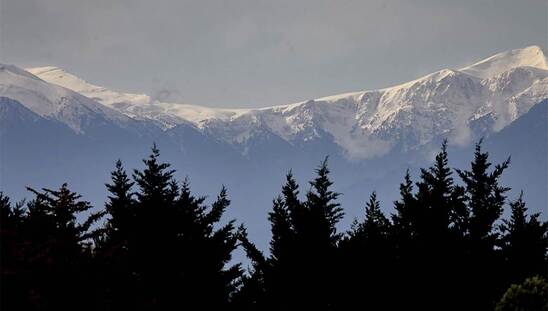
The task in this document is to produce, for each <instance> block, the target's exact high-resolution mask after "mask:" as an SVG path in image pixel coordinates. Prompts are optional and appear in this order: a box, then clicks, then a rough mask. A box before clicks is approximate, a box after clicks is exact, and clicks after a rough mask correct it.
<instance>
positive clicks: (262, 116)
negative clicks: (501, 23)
mask: <svg viewBox="0 0 548 311" xmlns="http://www.w3.org/2000/svg"><path fill="white" fill-rule="evenodd" d="M28 71H29V72H30V73H33V74H36V76H37V77H39V78H41V79H43V80H45V81H48V82H50V83H53V84H57V85H60V86H63V87H66V88H68V89H72V90H74V91H76V92H80V93H82V94H83V95H85V96H88V97H90V98H92V99H94V100H95V101H97V102H99V103H101V104H103V105H105V106H107V107H110V108H112V109H114V110H117V111H118V112H121V113H122V114H124V115H126V116H128V117H131V118H134V119H138V120H148V121H151V122H153V123H154V124H156V125H157V126H159V127H161V128H162V129H163V130H167V129H169V128H173V127H174V126H176V125H178V124H187V125H191V126H194V127H195V128H197V129H198V130H201V131H203V132H204V133H208V134H210V135H213V136H216V137H217V138H221V139H223V140H224V141H226V142H227V143H230V144H234V145H237V146H242V147H241V148H242V153H245V149H246V147H245V144H246V142H248V141H250V140H253V139H254V138H255V135H257V133H265V132H269V133H272V134H274V135H277V136H278V137H280V138H282V139H283V140H285V141H287V142H288V143H290V144H295V143H297V144H298V143H300V142H297V140H299V141H309V140H313V139H332V140H333V141H334V142H335V143H336V144H337V145H338V146H339V147H341V148H342V149H343V151H344V152H345V154H346V155H347V157H348V158H352V159H358V160H359V159H366V158H370V157H375V156H381V155H383V154H385V153H386V152H388V151H389V150H391V148H393V146H395V145H403V146H404V149H406V150H407V149H414V148H415V149H416V148H420V146H423V145H426V144H429V143H430V142H432V141H434V140H435V138H436V136H439V134H442V135H446V136H450V138H451V139H450V141H451V142H452V143H454V144H460V145H466V144H468V143H470V142H471V141H472V140H473V139H475V138H477V137H480V136H484V135H488V134H489V133H491V132H496V131H499V130H501V129H502V128H504V127H505V126H507V125H508V124H510V123H511V122H512V121H513V120H515V119H516V118H518V117H519V116H520V115H522V114H523V113H525V112H527V111H528V109H530V108H531V107H532V105H533V104H534V103H535V102H539V99H542V98H543V97H547V96H548V88H547V87H546V85H547V84H548V82H547V81H546V79H548V67H547V65H546V56H545V54H544V51H543V50H542V49H541V48H539V47H537V46H530V47H526V48H523V49H516V50H511V51H507V52H502V53H498V54H496V55H493V56H491V57H489V58H487V59H484V60H481V61H479V62H477V63H475V64H472V65H470V66H467V67H463V68H461V69H442V70H439V71H437V72H434V73H431V74H428V75H426V76H423V77H420V78H418V79H415V80H412V81H409V82H406V83H403V84H399V85H395V86H392V87H388V88H382V89H378V90H368V91H359V92H352V93H345V94H339V95H333V96H328V97H322V98H318V99H313V100H307V101H302V102H298V103H293V104H288V105H280V106H272V107H263V108H252V109H220V108H208V107H201V106H195V105H188V104H176V103H164V102H159V101H155V100H153V99H152V98H151V97H150V96H148V95H144V94H130V93H121V92H116V91H111V90H109V89H107V88H104V87H99V86H95V85H93V84H90V83H88V82H86V81H85V80H83V79H80V78H78V77H76V76H74V75H72V74H70V73H67V72H65V71H64V70H62V69H60V68H56V67H38V68H29V69H28ZM533 86H534V88H533V89H531V90H529V88H531V87H533ZM528 92H529V93H528ZM532 97H533V98H532ZM478 122H484V123H485V124H483V125H481V126H476V125H474V126H471V124H473V123H478ZM476 129H482V130H481V131H480V132H477V133H476V132H474V131H475V130H476ZM320 133H327V134H329V135H328V136H329V137H325V135H323V136H322V135H320Z"/></svg>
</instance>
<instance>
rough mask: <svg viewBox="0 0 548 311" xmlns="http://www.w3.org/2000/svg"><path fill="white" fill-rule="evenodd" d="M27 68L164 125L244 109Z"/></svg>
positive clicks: (222, 116)
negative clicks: (172, 99)
mask: <svg viewBox="0 0 548 311" xmlns="http://www.w3.org/2000/svg"><path fill="white" fill-rule="evenodd" d="M27 70H28V72H30V73H32V74H34V75H36V76H38V77H40V78H41V79H43V80H45V81H48V82H49V83H53V84H57V85H60V86H63V87H65V88H68V89H71V90H73V91H75V92H78V93H80V94H82V95H84V96H86V97H89V98H92V99H94V100H96V101H98V102H100V103H101V104H103V105H106V106H109V107H111V108H114V109H116V110H118V111H120V112H122V113H124V114H126V115H128V116H130V117H132V118H136V119H148V120H153V121H155V122H156V123H157V124H159V125H160V126H162V127H163V128H171V127H173V126H175V125H177V124H181V123H185V122H190V123H192V124H195V125H199V124H200V123H202V122H204V121H206V120H209V119H221V120H224V119H227V118H230V117H232V116H234V115H238V114H241V113H244V112H247V111H248V110H247V109H215V108H207V107H201V106H194V105H187V104H181V103H176V104H175V103H163V102H159V101H156V100H154V99H152V98H151V97H150V96H148V95H145V94H131V93H122V92H117V91H113V90H109V89H107V88H104V87H101V86H96V85H93V84H91V83H89V82H87V81H85V80H83V79H81V78H79V77H76V76H74V75H72V74H70V73H68V72H66V71H64V70H63V69H61V68H58V67H51V66H48V67H36V68H28V69H27Z"/></svg>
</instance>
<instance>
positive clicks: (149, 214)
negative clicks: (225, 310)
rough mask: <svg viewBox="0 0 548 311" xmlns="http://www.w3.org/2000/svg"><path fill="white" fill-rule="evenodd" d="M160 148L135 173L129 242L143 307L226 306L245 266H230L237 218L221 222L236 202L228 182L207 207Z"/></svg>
mask: <svg viewBox="0 0 548 311" xmlns="http://www.w3.org/2000/svg"><path fill="white" fill-rule="evenodd" d="M159 156H160V153H159V150H158V148H157V147H156V146H154V147H153V148H152V154H151V155H150V156H149V158H148V159H146V160H144V161H143V162H144V164H145V169H144V170H143V171H138V170H136V171H135V172H134V180H135V183H136V184H137V186H138V188H139V189H138V190H139V191H138V192H137V193H136V202H135V216H134V224H133V226H134V228H135V230H134V232H135V234H134V235H133V237H132V239H134V242H133V243H129V247H130V250H129V251H130V254H131V262H132V268H133V275H135V279H136V283H137V288H140V292H138V293H137V295H136V296H137V297H138V300H137V302H136V304H138V305H139V306H140V308H145V309H146V308H153V309H170V308H171V307H172V306H173V305H174V304H177V303H180V304H181V306H182V307H185V308H190V309H211V308H221V307H226V306H227V304H228V301H229V297H230V295H231V294H232V292H233V291H234V289H235V287H236V286H237V281H238V279H239V277H240V275H241V269H240V267H239V265H233V266H230V267H226V265H227V264H228V262H229V261H230V260H231V255H232V252H233V251H234V250H235V248H236V247H237V235H236V229H235V228H234V221H230V222H228V223H227V224H225V225H222V226H218V223H219V221H220V220H221V217H222V215H223V213H224V212H225V210H226V208H227V207H228V206H229V205H230V200H229V199H228V196H227V192H226V189H225V188H224V187H223V188H222V190H221V192H220V194H219V195H218V197H217V199H216V201H215V202H214V203H213V204H212V205H211V207H210V208H207V207H206V206H205V205H204V200H205V198H203V197H198V198H196V197H194V196H193V195H192V194H191V191H190V185H189V183H188V180H185V181H184V182H183V183H182V185H181V186H179V185H177V182H176V181H175V179H174V178H173V174H174V171H173V170H171V169H170V165H169V164H168V163H162V162H160V161H159Z"/></svg>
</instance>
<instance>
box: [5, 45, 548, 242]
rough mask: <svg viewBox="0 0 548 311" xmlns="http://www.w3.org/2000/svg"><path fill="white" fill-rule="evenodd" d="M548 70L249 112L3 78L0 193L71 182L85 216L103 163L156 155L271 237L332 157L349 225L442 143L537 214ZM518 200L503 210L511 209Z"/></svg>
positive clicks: (477, 69)
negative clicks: (485, 159)
mask: <svg viewBox="0 0 548 311" xmlns="http://www.w3.org/2000/svg"><path fill="white" fill-rule="evenodd" d="M547 99H548V63H547V60H546V52H545V51H544V50H543V49H542V48H540V47H537V46H530V47H526V48H523V49H517V50H511V51H507V52H503V53H499V54H496V55H494V56H491V57H489V58H487V59H484V60H482V61H479V62H477V63H474V64H472V65H469V66H466V67H464V68H460V69H442V70H440V71H437V72H434V73H432V74H429V75H426V76H424V77H420V78H418V79H416V80H413V81H410V82H407V83H404V84H400V85H396V86H392V87H387V88H384V89H379V90H367V91H359V92H353V93H346V94H341V95H335V96H329V97H324V98H318V99H311V100H306V101H302V102H299V103H294V104H289V105H280V106H274V107H265V108H256V109H217V108H209V107H202V106H195V105H189V104H183V103H166V102H160V101H158V100H155V99H153V98H152V97H150V96H148V95H145V94H130V93H123V92H119V91H114V90H110V89H107V88H104V87H100V86H96V85H94V84H91V83H89V82H86V81H85V80H83V79H81V78H79V77H77V76H75V75H72V74H70V73H68V72H66V71H64V70H63V69H61V68H57V67H38V68H26V69H22V68H19V67H16V66H13V65H0V148H1V149H0V189H1V190H2V191H5V192H6V193H7V194H8V195H11V196H13V197H14V198H15V199H19V198H23V197H25V196H26V195H27V194H26V193H25V188H24V187H25V186H27V185H30V186H33V187H43V186H44V187H56V186H59V185H60V184H61V183H62V182H65V181H67V182H69V185H70V186H71V188H73V189H74V190H76V191H78V192H80V193H82V194H83V195H84V198H86V199H88V200H91V201H92V202H93V203H95V204H96V205H100V204H102V203H101V202H103V201H104V199H105V197H106V190H105V187H104V183H105V182H107V181H108V180H109V171H110V170H111V169H112V168H113V165H114V161H115V160H116V159H118V158H121V159H122V160H123V161H124V163H125V165H126V167H127V168H140V167H141V164H140V159H141V158H143V157H145V156H146V155H147V154H148V152H149V148H150V147H151V145H152V143H153V142H156V143H157V144H158V146H159V147H160V150H161V151H162V157H163V159H165V160H166V161H168V162H170V163H172V164H173V165H174V167H175V168H176V169H178V171H179V175H178V176H179V177H180V178H183V177H184V176H186V175H188V176H189V177H190V180H191V182H192V185H193V188H194V189H195V190H196V191H197V192H199V193H208V194H211V195H213V194H215V191H217V190H218V189H219V188H220V187H221V183H224V184H225V185H226V186H227V187H228V189H229V193H231V197H232V199H233V206H232V208H231V213H229V216H230V217H237V218H238V220H240V221H243V222H246V224H247V225H248V227H249V230H250V232H251V233H254V234H256V235H258V236H263V237H265V239H264V240H265V241H266V237H267V236H268V232H267V229H265V228H268V226H267V225H266V223H267V222H266V212H267V210H268V209H269V208H270V205H271V200H272V198H273V197H274V196H275V195H276V193H277V191H279V187H280V186H281V184H282V182H283V176H284V174H285V173H286V172H287V171H288V170H289V169H293V172H294V174H295V175H296V176H297V178H298V181H300V182H301V185H302V189H301V193H303V194H304V192H305V191H306V190H307V189H308V186H307V184H306V180H308V179H309V178H310V177H311V176H313V174H314V168H315V167H316V166H317V164H319V162H320V161H321V160H322V159H323V158H324V157H325V156H329V161H330V167H331V169H332V171H333V179H334V181H335V186H336V188H337V190H338V191H340V192H342V193H343V194H344V195H343V196H342V198H341V201H342V203H343V204H344V206H345V208H346V210H347V212H348V214H349V215H348V216H349V217H346V218H347V220H348V221H350V220H351V219H352V217H354V216H357V215H360V214H361V212H362V205H363V202H364V201H365V199H366V197H367V195H368V193H369V192H370V191H373V190H376V191H377V192H378V193H379V197H380V198H381V199H382V201H383V204H384V208H385V210H386V211H387V212H389V211H390V209H391V205H392V203H391V201H392V200H394V199H396V198H397V191H398V183H399V182H400V180H401V179H402V177H403V174H404V173H405V170H406V169H408V168H409V169H410V170H411V172H412V173H413V174H414V175H415V176H416V175H417V174H418V167H421V166H425V165H428V164H429V163H430V161H431V160H432V157H433V155H434V154H435V152H436V151H437V150H438V149H439V146H440V143H441V141H442V140H443V139H448V141H449V144H450V157H451V165H452V166H458V167H465V166H468V165H469V164H468V163H469V161H470V160H471V157H472V150H473V145H474V143H475V142H476V141H478V140H479V139H480V138H482V137H483V138H485V143H484V145H485V148H487V150H489V151H491V152H492V153H493V155H494V156H495V159H496V160H499V161H500V160H502V159H503V158H504V157H507V156H509V155H511V156H512V167H511V168H510V169H509V171H508V174H507V177H506V179H505V181H506V182H507V183H508V184H509V185H510V186H511V187H513V188H515V190H516V191H518V190H519V189H523V190H524V191H525V197H526V199H527V201H528V202H529V204H530V207H531V209H532V210H534V211H542V210H545V209H546V207H547V206H548V202H547V190H548V186H547V174H548V173H547V164H546V163H547V154H548V153H547V146H546V145H547V143H548V138H547V135H548V130H547V124H548V122H547V119H548V115H547V113H548V112H547V108H546V107H547V106H548V101H547ZM516 191H513V192H512V193H511V196H512V197H513V196H515V195H516Z"/></svg>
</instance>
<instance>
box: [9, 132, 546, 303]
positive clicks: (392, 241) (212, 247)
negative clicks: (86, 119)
mask: <svg viewBox="0 0 548 311" xmlns="http://www.w3.org/2000/svg"><path fill="white" fill-rule="evenodd" d="M143 163H144V169H143V170H135V171H134V172H133V174H131V176H130V175H128V173H127V172H126V170H125V169H124V167H123V166H122V163H121V162H120V161H118V162H117V163H116V167H115V169H114V171H113V172H112V173H111V181H110V182H109V183H108V184H106V187H107V189H108V191H109V197H108V200H107V202H106V203H105V207H104V209H102V210H101V211H99V212H91V205H90V204H89V203H88V202H86V201H84V200H82V199H81V197H80V195H78V194H76V193H74V192H72V191H70V190H69V188H68V187H67V185H66V184H64V185H62V186H61V187H60V189H58V190H51V189H42V190H35V189H31V188H29V191H30V192H31V193H32V194H33V195H34V198H33V199H32V200H30V201H29V202H26V203H25V202H20V203H16V204H12V203H11V202H10V201H9V199H8V198H7V197H6V196H4V195H2V194H1V193H0V212H1V214H0V234H1V240H0V242H1V244H0V252H1V262H0V268H1V280H0V287H1V296H0V300H1V307H2V310H75V309H77V310H126V309H127V310H175V309H182V310H351V309H360V310H494V309H495V307H496V309H497V310H546V309H548V305H547V303H548V302H547V301H546V299H547V296H548V295H547V294H546V292H545V290H546V288H548V284H547V283H546V281H545V278H546V275H547V273H548V271H547V268H548V257H547V250H548V223H546V222H544V221H542V220H541V219H540V216H539V215H538V214H530V213H529V212H528V210H527V207H526V204H525V202H524V201H523V197H522V195H520V196H519V197H518V198H516V199H515V200H509V199H508V198H507V193H508V191H509V190H510V189H509V188H508V187H505V186H504V185H502V184H501V176H502V174H503V173H504V171H505V170H506V169H507V168H508V166H509V160H508V161H505V162H503V163H501V164H498V165H494V166H493V165H492V164H491V163H490V161H489V155H488V153H486V152H484V151H483V150H482V149H481V142H480V143H478V144H477V146H476V151H475V153H474V159H473V160H472V162H471V165H470V167H469V168H467V169H465V170H458V169H457V170H453V169H451V168H450V167H449V165H448V154H447V150H446V144H445V143H444V144H443V145H442V149H441V151H440V152H439V154H438V155H437V156H436V158H435V161H434V163H433V165H432V167H429V168H426V169H422V170H421V174H420V176H419V180H418V181H416V182H414V181H413V180H412V179H411V177H410V174H409V172H407V173H406V174H405V176H404V180H403V182H402V183H401V184H400V198H399V199H398V200H397V201H396V202H394V212H393V213H392V214H390V215H386V214H384V213H383V211H382V209H381V206H380V203H379V201H378V200H377V196H376V193H375V192H372V193H371V196H370V197H369V200H368V201H367V203H366V204H365V207H364V210H363V217H362V218H361V219H356V220H355V221H354V222H353V224H352V226H351V228H350V230H348V231H347V232H340V231H338V226H337V224H338V222H339V221H340V220H341V219H342V217H343V215H344V213H343V209H342V207H341V206H340V204H339V203H337V199H338V196H339V193H337V192H335V191H333V189H332V186H333V182H332V181H331V180H330V177H329V173H330V172H329V169H328V166H327V159H326V160H325V161H324V162H322V163H321V165H320V166H319V168H318V169H317V175H316V177H315V178H314V179H313V180H312V181H311V182H310V187H309V188H308V189H309V190H308V191H306V192H305V193H301V191H300V188H299V185H298V184H297V183H296V181H295V179H294V177H293V175H292V173H291V171H290V172H289V173H288V174H287V176H286V180H285V184H284V185H283V186H282V189H281V193H280V195H278V196H277V197H276V198H275V199H274V200H273V202H272V209H271V211H270V213H269V214H268V219H269V221H270V224H271V231H272V239H271V241H270V249H269V251H268V253H263V252H262V251H261V250H259V249H258V248H257V247H256V246H255V245H254V244H253V241H252V239H251V238H250V237H248V235H247V232H246V230H245V227H244V226H243V225H240V226H239V227H237V226H236V224H235V221H234V220H232V221H228V222H222V221H221V217H222V215H223V213H224V212H225V210H226V208H228V207H229V205H230V200H229V199H228V195H227V191H226V189H225V188H224V187H223V188H222V189H221V191H220V193H219V194H218V196H217V198H216V200H215V201H214V203H212V204H211V205H210V206H207V205H206V204H205V198H204V197H199V196H195V195H193V194H192V193H191V190H190V184H189V182H188V181H187V180H184V181H182V182H178V181H177V180H175V178H174V171H173V170H172V169H171V168H170V165H169V164H167V163H162V162H161V161H160V160H159V151H158V149H157V148H156V147H153V149H152V153H151V155H150V156H149V157H148V158H146V159H144V160H143ZM507 207H508V208H509V210H508V212H509V217H508V218H506V219H504V218H503V217H502V215H503V212H504V210H505V208H507ZM240 246H241V247H242V248H243V249H244V250H245V252H246V254H247V256H248V258H249V259H250V261H251V265H252V267H251V269H250V270H249V271H244V269H242V268H241V265H240V264H233V263H232V253H233V252H234V251H235V250H236V249H237V248H238V247H240ZM539 306H540V307H539ZM539 308H540V309H539ZM543 308H544V309H543Z"/></svg>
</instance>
